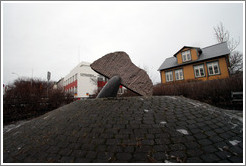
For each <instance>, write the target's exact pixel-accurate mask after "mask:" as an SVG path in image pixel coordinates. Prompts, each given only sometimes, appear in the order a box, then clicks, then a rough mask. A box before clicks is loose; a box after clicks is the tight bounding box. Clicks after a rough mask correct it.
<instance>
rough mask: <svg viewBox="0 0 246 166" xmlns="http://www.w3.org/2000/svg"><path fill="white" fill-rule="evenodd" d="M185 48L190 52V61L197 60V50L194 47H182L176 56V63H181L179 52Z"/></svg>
mask: <svg viewBox="0 0 246 166" xmlns="http://www.w3.org/2000/svg"><path fill="white" fill-rule="evenodd" d="M186 50H190V53H191V61H194V60H197V59H198V56H197V50H196V49H195V48H192V49H190V48H184V49H182V50H181V51H180V52H179V53H178V54H177V56H176V58H177V60H178V64H181V63H183V62H182V55H181V52H183V51H186Z"/></svg>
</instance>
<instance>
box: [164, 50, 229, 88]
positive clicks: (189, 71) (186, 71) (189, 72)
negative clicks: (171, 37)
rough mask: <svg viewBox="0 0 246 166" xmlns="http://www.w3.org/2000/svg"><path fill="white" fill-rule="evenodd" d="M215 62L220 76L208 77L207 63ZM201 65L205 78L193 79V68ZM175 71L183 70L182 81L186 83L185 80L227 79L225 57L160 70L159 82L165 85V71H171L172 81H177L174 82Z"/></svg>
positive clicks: (227, 72)
mask: <svg viewBox="0 0 246 166" xmlns="http://www.w3.org/2000/svg"><path fill="white" fill-rule="evenodd" d="M180 56H181V54H180ZM177 57H178V56H177ZM215 61H217V62H218V64H219V70H220V74H218V75H213V76H209V75H208V70H207V63H209V62H215ZM201 64H203V65H204V72H205V77H200V78H195V73H194V66H195V65H201ZM177 69H183V75H184V80H186V81H187V80H203V81H205V80H213V79H223V78H227V77H229V71H228V68H227V57H226V56H223V57H220V58H216V59H212V60H207V61H203V62H197V63H192V64H188V65H184V66H179V67H175V68H172V69H167V70H162V71H161V79H162V80H161V82H162V83H166V76H165V72H166V71H167V72H168V71H172V72H173V81H177V80H175V70H177ZM173 81H171V82H173ZM178 81H180V80H178ZM181 81H182V80H181Z"/></svg>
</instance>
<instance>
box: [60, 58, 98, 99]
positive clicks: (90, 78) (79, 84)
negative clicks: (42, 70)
mask: <svg viewBox="0 0 246 166" xmlns="http://www.w3.org/2000/svg"><path fill="white" fill-rule="evenodd" d="M99 76H100V75H99V74H97V73H96V72H95V71H94V70H92V69H91V67H90V63H88V62H81V63H80V64H78V65H77V66H76V67H75V68H74V69H73V70H72V71H71V72H70V73H69V74H68V75H66V76H65V77H64V80H63V85H64V90H65V91H66V92H71V93H74V97H75V98H84V97H89V95H92V94H94V93H95V91H96V90H97V78H98V77H99Z"/></svg>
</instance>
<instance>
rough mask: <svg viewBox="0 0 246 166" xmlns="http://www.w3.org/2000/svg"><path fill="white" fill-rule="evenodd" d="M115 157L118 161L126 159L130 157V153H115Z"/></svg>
mask: <svg viewBox="0 0 246 166" xmlns="http://www.w3.org/2000/svg"><path fill="white" fill-rule="evenodd" d="M116 158H117V159H118V160H120V161H121V160H123V161H128V160H130V159H131V158H132V155H131V154H130V153H117V154H116Z"/></svg>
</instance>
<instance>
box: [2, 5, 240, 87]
mask: <svg viewBox="0 0 246 166" xmlns="http://www.w3.org/2000/svg"><path fill="white" fill-rule="evenodd" d="M2 3H3V2H2ZM243 6H244V5H243V4H242V3H228V2H224V3H210V2H206V3H195V2H192V3H181V2H175V3H168V2H129V1H128V2H127V1H126V2H52V3H48V2H40V3H37V2H28V3H19V2H12V3H6V2H5V3H3V4H2V5H1V7H2V10H1V11H2V24H1V26H2V28H1V30H2V34H3V35H1V36H2V48H3V52H2V54H1V55H2V57H1V58H2V60H3V61H2V62H3V68H2V69H3V70H2V74H3V83H4V84H9V83H12V82H13V80H15V79H17V78H18V76H19V77H32V76H33V77H34V78H40V79H43V80H46V79H47V71H50V72H51V80H52V81H58V80H59V79H60V78H62V77H64V76H66V75H67V74H68V73H69V72H70V71H71V70H72V69H73V68H74V67H75V66H76V65H77V64H78V63H79V62H80V61H86V62H91V63H92V62H93V61H95V60H97V59H98V58H100V57H102V56H104V55H106V54H108V53H110V52H115V51H125V52H126V53H127V54H128V55H129V56H130V58H131V60H132V62H133V63H134V64H135V65H137V66H140V67H141V68H145V69H147V70H148V72H149V75H150V78H151V79H152V81H153V82H154V83H156V82H160V74H159V72H158V71H157V70H158V68H159V67H160V65H161V64H162V62H163V61H164V60H165V59H166V58H168V57H171V56H173V54H175V53H176V52H177V51H178V50H179V49H180V48H182V47H183V46H184V45H186V46H194V47H201V48H203V47H206V46H209V45H213V44H216V39H215V37H214V30H213V27H214V26H216V25H218V24H219V23H220V22H222V23H223V24H224V26H225V28H226V29H227V30H228V31H229V32H230V34H231V36H232V37H233V38H234V39H236V40H237V39H239V38H240V45H239V46H238V48H237V50H239V51H240V52H243V45H244V44H245V43H243V42H244V34H243V33H244V31H245V29H243V28H244V27H243V19H244V18H243V15H244V14H243V12H244V10H243ZM12 73H16V74H12Z"/></svg>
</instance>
